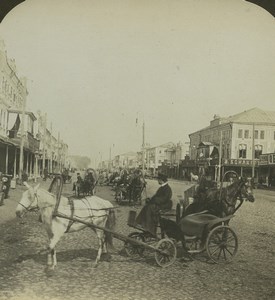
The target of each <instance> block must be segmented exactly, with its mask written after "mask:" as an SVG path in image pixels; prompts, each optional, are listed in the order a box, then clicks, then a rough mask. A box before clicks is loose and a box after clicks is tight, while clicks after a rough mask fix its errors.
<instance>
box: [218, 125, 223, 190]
mask: <svg viewBox="0 0 275 300" xmlns="http://www.w3.org/2000/svg"><path fill="white" fill-rule="evenodd" d="M222 138H223V137H222V130H221V134H220V145H219V168H218V176H217V183H218V184H219V183H220V181H221V173H222V172H221V168H222Z"/></svg>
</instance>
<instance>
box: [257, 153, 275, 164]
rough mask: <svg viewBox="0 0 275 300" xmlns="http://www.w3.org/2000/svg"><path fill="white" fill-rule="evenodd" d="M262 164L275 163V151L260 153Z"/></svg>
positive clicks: (260, 162)
mask: <svg viewBox="0 0 275 300" xmlns="http://www.w3.org/2000/svg"><path fill="white" fill-rule="evenodd" d="M259 164H260V165H262V166H263V165H274V164H275V153H270V154H262V155H260V161H259Z"/></svg>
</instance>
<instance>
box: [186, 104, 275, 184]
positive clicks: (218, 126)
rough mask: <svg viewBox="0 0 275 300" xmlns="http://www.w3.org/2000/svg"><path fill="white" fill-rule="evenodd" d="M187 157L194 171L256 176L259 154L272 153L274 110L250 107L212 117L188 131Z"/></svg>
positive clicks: (214, 175) (274, 142)
mask: <svg viewBox="0 0 275 300" xmlns="http://www.w3.org/2000/svg"><path fill="white" fill-rule="evenodd" d="M189 138H190V159H191V160H193V161H195V165H196V168H197V172H198V173H199V172H200V170H203V171H202V172H205V170H206V171H207V173H208V174H209V176H211V177H212V178H213V179H219V177H222V176H223V174H224V173H225V172H226V171H228V170H234V171H236V172H237V173H238V174H239V175H240V176H253V177H255V178H258V170H259V168H258V166H259V160H260V156H261V154H263V153H271V152H275V112H271V111H263V110H261V109H259V108H253V109H250V110H248V111H244V112H242V113H239V114H236V115H234V116H230V117H226V118H221V117H219V116H217V115H215V116H214V118H213V120H212V121H211V122H210V125H209V126H208V127H205V128H203V129H201V130H199V131H196V132H194V133H191V134H190V135H189Z"/></svg>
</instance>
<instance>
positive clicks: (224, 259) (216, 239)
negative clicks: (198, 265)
mask: <svg viewBox="0 0 275 300" xmlns="http://www.w3.org/2000/svg"><path fill="white" fill-rule="evenodd" d="M237 250H238V238H237V235H236V233H235V232H234V230H233V229H231V228H230V227H229V226H224V225H220V226H217V227H215V228H214V229H213V230H211V231H210V233H209V234H208V237H207V239H206V251H207V254H208V256H209V257H210V258H211V259H212V260H213V261H214V262H215V263H229V262H231V261H232V259H233V257H234V256H235V255H236V253H237Z"/></svg>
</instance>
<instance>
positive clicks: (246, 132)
mask: <svg viewBox="0 0 275 300" xmlns="http://www.w3.org/2000/svg"><path fill="white" fill-rule="evenodd" d="M248 137H249V130H245V131H244V138H245V139H248Z"/></svg>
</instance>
